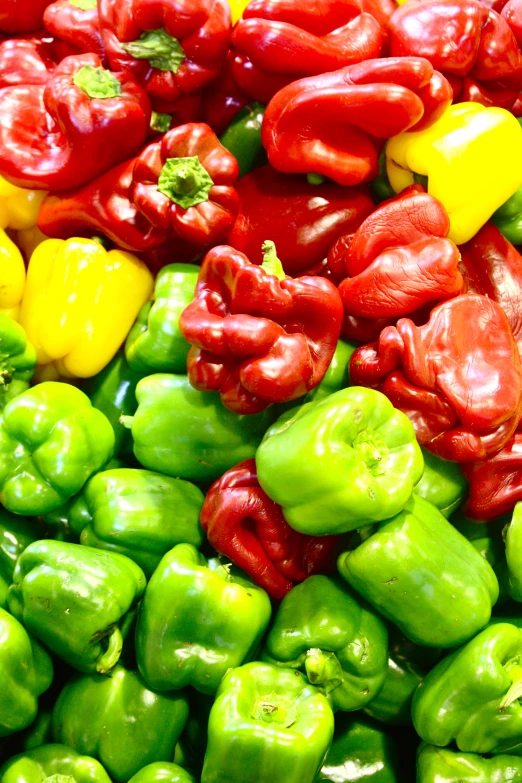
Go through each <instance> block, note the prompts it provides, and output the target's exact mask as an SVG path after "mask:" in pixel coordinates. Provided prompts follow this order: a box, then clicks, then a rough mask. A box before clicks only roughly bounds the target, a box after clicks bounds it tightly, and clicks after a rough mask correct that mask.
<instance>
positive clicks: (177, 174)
mask: <svg viewBox="0 0 522 783" xmlns="http://www.w3.org/2000/svg"><path fill="white" fill-rule="evenodd" d="M213 186H214V182H213V180H212V178H211V176H210V174H209V173H208V171H207V170H206V169H204V168H203V166H202V165H201V162H200V160H199V158H198V157H197V155H195V156H194V157H192V158H167V160H166V161H165V164H164V166H163V168H162V169H161V173H160V175H159V177H158V191H159V192H160V193H163V195H164V196H167V198H169V199H170V200H171V201H173V202H174V204H178V206H180V207H181V208H182V209H188V208H189V207H195V206H196V204H202V203H203V201H208V194H209V193H210V189H211V188H212V187H213Z"/></svg>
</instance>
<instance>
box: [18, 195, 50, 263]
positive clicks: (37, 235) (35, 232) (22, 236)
mask: <svg viewBox="0 0 522 783" xmlns="http://www.w3.org/2000/svg"><path fill="white" fill-rule="evenodd" d="M35 192H36V191H35ZM46 239H49V237H46V236H45V234H43V233H42V232H41V231H40V229H39V228H38V226H32V227H31V228H21V229H19V230H18V231H17V232H16V244H17V245H18V247H19V249H20V250H21V251H22V255H23V257H24V260H25V262H26V263H27V264H28V263H29V261H30V260H31V256H32V255H33V253H34V251H35V250H36V248H37V247H38V245H41V244H42V242H45V240H46Z"/></svg>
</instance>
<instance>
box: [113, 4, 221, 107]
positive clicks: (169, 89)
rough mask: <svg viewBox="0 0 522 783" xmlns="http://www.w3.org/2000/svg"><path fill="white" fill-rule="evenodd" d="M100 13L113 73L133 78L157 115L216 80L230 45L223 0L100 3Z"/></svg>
mask: <svg viewBox="0 0 522 783" xmlns="http://www.w3.org/2000/svg"><path fill="white" fill-rule="evenodd" d="M98 9H99V13H100V25H101V32H102V38H103V42H104V44H105V49H106V51H107V56H108V58H109V63H110V66H111V69H112V70H117V71H120V70H121V71H130V72H131V73H132V74H134V76H135V77H136V78H137V79H138V80H139V81H140V82H141V83H142V84H143V86H144V87H145V89H146V90H147V92H148V94H149V96H150V99H151V101H152V103H153V105H154V108H155V109H157V110H158V111H170V110H172V109H173V108H174V107H175V106H176V103H177V102H178V101H179V100H180V99H181V98H183V96H184V95H186V94H187V93H193V92H198V91H200V90H201V89H202V88H203V87H204V86H205V85H206V84H208V83H209V82H211V81H212V80H213V79H215V78H216V77H217V75H218V73H219V70H220V68H221V65H222V63H223V60H224V59H225V56H226V54H227V52H228V47H229V43H230V32H231V17H230V8H229V5H228V3H227V2H226V0H196V1H195V2H194V1H191V0H159V2H155V1H153V0H129V1H128V2H126V3H121V2H120V0H99V2H98Z"/></svg>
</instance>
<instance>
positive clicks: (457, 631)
mask: <svg viewBox="0 0 522 783" xmlns="http://www.w3.org/2000/svg"><path fill="white" fill-rule="evenodd" d="M337 566H338V568H339V572H340V574H341V576H342V577H343V578H344V579H346V581H347V582H348V584H350V585H351V586H352V587H353V588H354V589H355V590H356V591H357V592H358V593H360V595H362V596H363V597H364V598H366V600H367V601H369V602H370V604H372V606H374V607H375V608H376V609H378V611H380V612H381V614H383V615H384V617H387V618H388V619H389V620H391V621H392V622H393V623H395V624H396V625H397V626H398V628H399V629H400V630H401V631H402V633H403V634H404V635H405V636H406V637H407V638H408V639H410V640H411V641H412V642H415V643H416V644H421V645H425V646H427V647H444V648H446V647H455V646H456V645H459V644H463V643H464V642H466V641H467V640H468V639H470V638H472V637H473V636H474V635H475V634H476V633H478V631H480V629H481V628H483V627H484V626H485V625H486V623H487V622H488V620H489V618H490V615H491V607H492V606H493V605H494V604H495V602H496V600H497V598H498V582H497V578H496V576H495V574H494V572H493V569H492V568H491V566H490V565H489V563H488V562H487V561H486V560H485V559H484V558H483V557H482V556H481V555H480V554H479V553H478V552H477V551H476V550H475V548H474V547H473V545H472V544H471V543H470V542H469V541H468V540H467V539H466V538H464V536H463V535H461V534H460V533H459V532H458V531H457V530H455V528H454V527H453V526H452V525H451V524H450V523H449V522H448V521H447V520H446V519H445V518H444V517H443V515H442V514H441V513H440V511H439V510H438V509H436V508H435V507H434V506H432V505H431V504H430V503H428V502H427V501H426V500H424V499H423V498H419V497H417V496H416V495H413V497H412V498H411V500H410V501H409V502H408V503H407V504H406V507H405V508H404V510H403V511H401V512H400V513H399V514H397V516H395V517H393V518H392V519H388V520H386V521H384V522H381V524H380V525H379V527H378V529H377V531H376V532H375V533H373V535H370V537H369V538H368V539H366V541H364V542H363V543H362V544H360V545H359V546H358V547H357V548H356V549H354V550H353V551H349V552H345V553H343V554H342V555H340V557H339V560H338V561H337ZM428 586H429V587H428ZM456 595H458V596H459V603H458V607H457V606H455V598H454V596H456Z"/></svg>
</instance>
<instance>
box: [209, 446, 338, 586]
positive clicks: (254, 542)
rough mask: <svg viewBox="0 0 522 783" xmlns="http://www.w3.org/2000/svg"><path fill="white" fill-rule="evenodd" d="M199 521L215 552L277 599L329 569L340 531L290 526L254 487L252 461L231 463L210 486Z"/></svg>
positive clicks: (335, 554) (253, 465) (265, 495)
mask: <svg viewBox="0 0 522 783" xmlns="http://www.w3.org/2000/svg"><path fill="white" fill-rule="evenodd" d="M200 519H201V526H202V528H203V530H204V531H205V532H206V534H207V538H208V540H209V542H210V544H212V546H213V547H214V549H216V550H217V551H218V552H220V553H221V554H222V555H225V557H227V558H229V559H230V560H231V561H232V562H233V563H234V564H235V565H237V566H238V567H239V568H241V569H243V571H245V572H246V573H247V574H248V575H249V576H250V578H251V579H252V580H253V581H254V582H255V584H257V585H259V586H260V587H263V588H264V589H265V590H266V592H267V593H268V595H269V596H270V597H271V598H275V599H276V600H280V599H281V598H284V596H285V595H286V594H287V593H288V592H290V590H291V589H292V587H293V586H294V584H296V583H297V582H303V581H304V580H305V579H306V578H307V577H309V576H311V575H312V574H329V573H333V572H334V571H335V563H336V560H337V556H338V555H339V554H340V551H341V547H342V541H343V536H307V535H304V534H303V533H297V532H296V531H295V530H292V528H291V527H290V525H289V524H288V522H286V521H285V519H284V517H283V512H282V511H281V506H278V505H277V503H274V501H273V500H270V498H269V497H268V495H267V494H266V492H263V490H262V489H261V487H260V486H259V482H258V480H257V473H256V463H255V460H253V459H249V460H246V461H245V462H241V463H240V464H239V465H236V466H235V467H233V468H231V469H230V470H229V471H227V472H226V473H225V475H224V476H222V477H221V478H220V479H218V480H217V481H215V482H214V483H213V484H212V486H211V487H210V489H209V491H208V494H207V496H206V498H205V502H204V504H203V508H202V509H201V517H200Z"/></svg>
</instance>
